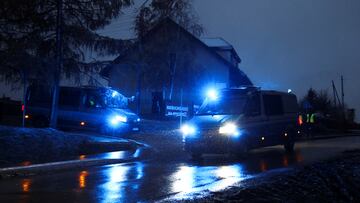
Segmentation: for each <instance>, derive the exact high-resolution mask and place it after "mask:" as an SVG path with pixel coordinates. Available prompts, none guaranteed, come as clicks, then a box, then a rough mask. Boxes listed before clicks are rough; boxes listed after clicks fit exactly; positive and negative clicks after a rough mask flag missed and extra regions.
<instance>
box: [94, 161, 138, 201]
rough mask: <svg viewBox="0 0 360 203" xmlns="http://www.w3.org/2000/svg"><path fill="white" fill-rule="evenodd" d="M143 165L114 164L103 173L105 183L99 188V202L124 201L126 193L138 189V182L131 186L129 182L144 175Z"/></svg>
mask: <svg viewBox="0 0 360 203" xmlns="http://www.w3.org/2000/svg"><path fill="white" fill-rule="evenodd" d="M143 170H144V164H143V163H141V162H136V163H135V164H134V165H122V164H115V165H111V166H109V167H108V168H107V169H105V170H104V171H103V175H104V176H105V178H106V182H105V183H104V184H102V185H100V186H99V189H100V191H101V192H100V196H101V197H100V199H101V202H119V201H121V200H124V199H126V198H127V197H126V196H130V195H129V194H127V191H128V190H130V191H132V192H133V191H134V190H137V189H138V188H139V182H134V183H132V184H131V186H132V188H131V189H130V188H129V186H130V184H128V181H129V180H132V179H135V180H140V179H141V178H143V175H144V171H143Z"/></svg>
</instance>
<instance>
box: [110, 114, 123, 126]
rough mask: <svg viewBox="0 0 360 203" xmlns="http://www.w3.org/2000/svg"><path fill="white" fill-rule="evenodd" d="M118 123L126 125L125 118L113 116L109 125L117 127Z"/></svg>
mask: <svg viewBox="0 0 360 203" xmlns="http://www.w3.org/2000/svg"><path fill="white" fill-rule="evenodd" d="M120 122H122V123H126V122H127V118H126V117H125V116H119V115H118V116H114V117H113V118H111V119H110V123H111V125H113V126H116V125H118V124H119V123H120Z"/></svg>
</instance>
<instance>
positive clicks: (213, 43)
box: [200, 37, 233, 49]
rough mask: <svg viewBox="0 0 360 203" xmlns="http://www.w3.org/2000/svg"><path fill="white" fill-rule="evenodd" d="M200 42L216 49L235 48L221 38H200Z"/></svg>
mask: <svg viewBox="0 0 360 203" xmlns="http://www.w3.org/2000/svg"><path fill="white" fill-rule="evenodd" d="M200 40H201V41H202V42H203V43H204V44H206V46H208V47H214V48H223V49H233V46H232V45H231V44H230V43H229V42H227V41H225V40H224V39H223V38H221V37H216V38H200Z"/></svg>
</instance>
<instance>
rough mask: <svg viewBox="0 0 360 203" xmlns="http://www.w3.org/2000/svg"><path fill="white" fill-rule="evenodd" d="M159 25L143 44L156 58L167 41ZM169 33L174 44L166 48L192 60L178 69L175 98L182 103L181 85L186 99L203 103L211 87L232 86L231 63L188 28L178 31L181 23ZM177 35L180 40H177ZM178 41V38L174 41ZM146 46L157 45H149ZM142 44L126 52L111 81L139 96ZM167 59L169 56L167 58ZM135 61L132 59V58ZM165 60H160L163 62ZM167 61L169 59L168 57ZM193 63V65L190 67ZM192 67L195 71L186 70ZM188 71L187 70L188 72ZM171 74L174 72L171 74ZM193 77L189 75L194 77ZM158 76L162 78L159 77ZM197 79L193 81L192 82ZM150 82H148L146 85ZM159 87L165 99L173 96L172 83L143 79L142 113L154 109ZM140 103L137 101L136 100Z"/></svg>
mask: <svg viewBox="0 0 360 203" xmlns="http://www.w3.org/2000/svg"><path fill="white" fill-rule="evenodd" d="M162 29H163V28H161V29H158V31H157V32H152V33H151V38H148V39H147V40H145V42H143V44H142V47H143V49H144V50H145V52H147V53H146V54H148V55H150V56H151V54H152V53H151V52H153V51H154V53H153V55H154V56H153V57H152V58H156V52H157V51H159V50H156V48H157V47H161V46H157V43H158V44H162V43H164V40H165V39H164V36H163V35H162V34H161V33H163V32H164V30H162ZM165 32H166V34H167V36H166V37H169V36H170V37H169V38H170V42H168V43H169V44H170V45H169V46H168V47H167V49H169V50H166V51H167V52H169V53H176V54H177V56H178V59H181V58H186V57H189V56H190V58H191V60H190V62H189V63H185V62H184V63H182V62H181V60H178V61H180V62H178V63H177V66H176V71H175V80H174V89H173V95H172V102H175V103H177V104H180V98H181V89H182V90H183V103H184V104H186V103H195V104H201V102H202V100H203V99H204V96H205V91H206V89H207V88H209V87H216V86H217V87H222V88H224V87H228V86H229V78H230V74H229V70H230V66H229V65H228V64H225V63H224V61H223V59H221V56H219V55H217V54H216V53H215V52H213V51H212V50H210V49H209V48H208V47H206V46H205V45H204V44H202V42H200V41H198V40H197V39H194V37H192V36H191V35H190V34H189V33H186V32H184V31H181V32H178V27H177V26H175V27H174V26H172V25H170V27H167V28H166V30H165ZM175 39H177V40H175ZM174 41H175V42H174ZM146 47H155V48H151V49H146ZM138 56H139V48H138V47H137V48H133V49H131V50H129V51H128V52H127V54H126V56H124V57H122V58H121V60H120V61H116V62H118V63H120V64H119V65H114V66H113V68H111V70H110V73H109V85H110V86H111V87H114V88H117V89H119V90H120V92H121V93H122V94H124V95H125V96H128V97H130V96H133V95H134V96H135V95H136V91H137V86H138V80H137V77H138V74H137V70H136V67H135V66H134V65H131V64H135V63H137V62H138V61H139V59H137V58H138ZM164 60H166V57H165V59H164ZM129 61H132V62H129ZM161 62H162V63H164V61H163V60H160V63H161ZM165 62H166V61H165ZM190 66H191V67H190ZM151 68H157V67H156V64H152V66H151ZM186 70H191V71H186ZM184 71H185V73H184ZM169 77H170V76H169ZM191 77H192V79H189V78H191ZM158 80H162V79H161V78H159V79H158ZM190 82H194V83H193V84H189V83H190ZM146 84H147V85H146ZM155 91H158V92H163V95H164V97H165V98H164V99H168V98H169V94H170V85H169V84H166V85H165V86H163V87H162V88H159V87H157V88H154V87H150V85H149V84H148V83H145V82H143V81H141V96H140V100H141V113H142V114H150V113H151V110H152V99H153V97H152V93H153V92H155ZM135 103H136V102H135ZM135 103H134V104H131V105H130V107H131V109H133V110H136V104H135Z"/></svg>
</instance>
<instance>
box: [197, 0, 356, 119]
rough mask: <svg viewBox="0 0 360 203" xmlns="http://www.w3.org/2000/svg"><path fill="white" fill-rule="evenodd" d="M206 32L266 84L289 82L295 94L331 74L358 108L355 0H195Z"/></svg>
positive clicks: (326, 81)
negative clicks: (226, 43) (225, 43)
mask: <svg viewBox="0 0 360 203" xmlns="http://www.w3.org/2000/svg"><path fill="white" fill-rule="evenodd" d="M194 6H195V8H196V10H197V12H198V14H199V17H200V21H201V23H202V24H203V25H204V27H205V29H206V33H205V35H206V36H210V37H211V36H213V37H217V36H219V37H223V38H224V39H225V40H227V41H229V42H230V43H231V44H233V46H234V47H235V49H236V50H237V51H238V53H239V55H240V57H241V58H242V64H241V68H242V69H243V70H244V71H245V72H246V73H247V74H248V75H249V77H250V78H251V79H252V80H253V82H254V83H255V84H256V85H258V86H261V87H263V88H265V89H279V90H285V91H286V90H287V89H288V88H291V89H292V90H293V91H294V93H295V94H297V95H298V96H299V97H301V96H303V95H304V94H305V92H306V90H307V89H308V88H310V87H313V88H315V89H327V90H329V93H330V95H332V88H331V80H335V82H336V84H337V85H338V89H340V75H344V78H345V101H346V102H347V103H348V104H349V106H350V107H353V108H356V109H358V112H357V118H358V119H357V120H359V117H360V114H359V111H360V91H359V88H360V78H359V76H360V1H357V0H271V1H270V0H225V1H220V0H196V1H195V5H194Z"/></svg>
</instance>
